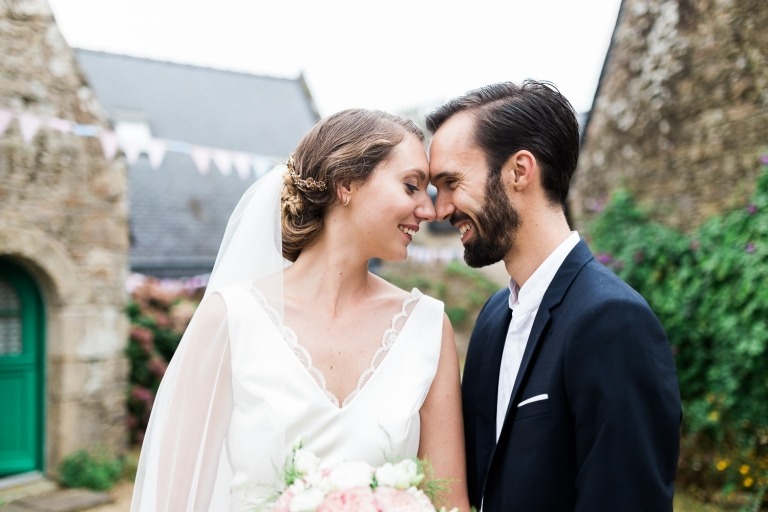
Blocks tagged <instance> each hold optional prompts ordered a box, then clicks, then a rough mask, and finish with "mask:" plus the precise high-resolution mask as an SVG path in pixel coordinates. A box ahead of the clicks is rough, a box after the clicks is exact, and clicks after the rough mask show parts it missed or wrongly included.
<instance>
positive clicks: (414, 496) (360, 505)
mask: <svg viewBox="0 0 768 512" xmlns="http://www.w3.org/2000/svg"><path fill="white" fill-rule="evenodd" d="M303 445H304V443H303V441H299V442H298V443H297V444H295V445H294V447H293V449H292V451H291V456H290V457H289V460H288V461H287V462H286V465H285V470H284V475H283V476H284V481H285V486H286V487H285V489H284V490H283V491H282V492H281V493H280V495H279V496H278V497H277V500H276V501H275V503H274V506H273V508H272V512H343V511H355V512H395V511H397V512H446V510H445V508H444V507H443V508H440V509H436V508H435V506H434V505H433V503H432V499H434V498H435V497H436V496H437V495H438V494H439V493H440V492H441V491H442V490H443V488H444V484H443V482H440V481H438V480H430V479H425V474H424V463H423V462H422V461H419V460H417V459H403V460H401V461H399V462H397V463H391V462H387V463H385V464H383V465H381V466H379V467H373V466H371V465H369V464H368V463H366V462H362V461H345V462H341V463H339V464H336V465H330V466H329V465H324V464H323V463H322V461H321V460H320V459H319V458H318V457H317V456H316V455H315V454H313V453H312V452H309V451H307V450H304V448H303ZM430 497H431V498H432V499H430ZM455 511H456V509H453V510H451V511H450V512H455Z"/></svg>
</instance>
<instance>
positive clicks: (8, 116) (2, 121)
mask: <svg viewBox="0 0 768 512" xmlns="http://www.w3.org/2000/svg"><path fill="white" fill-rule="evenodd" d="M12 120H13V112H11V111H10V110H8V109H5V108H0V135H2V134H4V133H5V130H7V129H8V125H9V124H11V121H12Z"/></svg>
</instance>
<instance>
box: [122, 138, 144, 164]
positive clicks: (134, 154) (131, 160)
mask: <svg viewBox="0 0 768 512" xmlns="http://www.w3.org/2000/svg"><path fill="white" fill-rule="evenodd" d="M118 146H120V149H121V150H122V151H123V153H125V160H126V161H127V162H128V165H133V164H135V163H136V162H137V161H138V160H139V155H141V143H140V142H139V141H137V140H131V139H126V140H122V138H120V137H118Z"/></svg>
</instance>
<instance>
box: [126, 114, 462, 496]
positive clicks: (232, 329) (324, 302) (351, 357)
mask: <svg viewBox="0 0 768 512" xmlns="http://www.w3.org/2000/svg"><path fill="white" fill-rule="evenodd" d="M428 166H429V164H428V162H427V157H426V151H425V148H424V135H423V133H422V132H421V130H420V129H419V128H418V127H417V126H416V125H415V124H414V123H412V122H411V121H408V120H405V119H402V118H400V117H397V116H394V115H391V114H387V113H384V112H379V111H368V110H362V109H352V110H345V111H342V112H339V113H337V114H334V115H332V116H329V117H327V118H324V119H322V120H321V121H320V122H318V123H317V125H315V126H314V127H313V128H312V129H311V130H310V131H309V132H308V133H307V134H306V135H305V136H304V138H303V139H302V140H301V142H300V143H299V144H298V146H297V147H296V150H295V152H294V153H293V154H292V155H291V157H290V158H289V160H288V162H287V164H286V165H283V166H278V167H276V168H275V169H273V170H272V171H270V172H269V173H268V174H267V175H265V176H264V177H263V178H261V179H260V180H258V181H257V182H256V183H255V184H254V185H252V186H251V188H250V189H249V190H248V191H247V192H246V193H245V195H244V196H243V198H242V199H241V201H240V203H239V204H238V206H237V207H236V209H235V211H234V212H233V214H232V217H231V218H230V222H229V225H228V226H227V231H226V233H225V235H224V240H223V242H222V245H221V248H220V249H219V255H218V257H217V260H216V264H215V266H214V270H213V273H212V275H211V279H210V282H209V285H208V287H207V289H206V293H205V296H204V298H203V300H202V302H201V304H200V306H199V308H198V310H197V311H196V313H195V315H194V317H193V319H192V321H191V322H190V325H189V327H188V329H187V331H186V332H185V334H184V337H183V338H182V341H181V343H180V344H179V348H178V349H177V351H176V353H175V355H174V357H173V359H172V361H171V364H170V366H169V368H168V371H167V373H166V375H165V377H164V379H163V382H162V384H161V386H160V389H159V390H158V394H157V398H156V401H155V404H154V407H153V410H152V416H151V419H150V423H149V427H148V429H147V433H146V437H145V440H144V444H143V446H142V451H141V458H140V461H139V468H138V472H137V476H136V484H135V488H134V494H133V500H132V505H131V510H132V511H166V510H172V511H181V510H212V511H224V510H258V509H259V507H260V506H263V505H264V503H265V500H266V499H267V498H268V497H269V496H270V495H272V494H273V493H274V491H275V490H279V484H280V482H281V468H282V467H283V464H284V462H285V460H286V457H287V456H288V455H289V454H290V452H291V447H292V446H293V445H294V443H295V442H296V441H297V440H298V439H299V438H304V439H305V448H306V449H307V450H309V451H311V452H314V453H315V454H317V455H318V456H319V457H321V458H323V459H326V460H329V461H334V460H336V461H341V460H365V461H367V462H368V463H370V464H372V465H380V464H382V463H384V462H385V461H387V460H391V459H398V458H403V457H412V456H418V457H421V458H424V459H426V460H427V461H428V462H429V463H430V464H431V466H432V468H433V469H434V474H435V477H437V478H444V479H448V480H449V481H450V487H449V490H448V493H447V494H446V495H445V496H444V497H445V503H443V504H441V505H447V506H458V507H459V508H460V509H461V510H468V509H469V505H468V502H467V496H466V488H465V469H464V445H463V433H462V428H463V427H462V423H461V402H460V384H459V366H458V358H457V354H456V348H455V343H454V337H453V330H452V328H451V325H450V322H449V321H448V319H447V317H446V315H445V313H444V312H443V304H442V302H440V301H438V300H436V299H434V298H431V297H429V296H426V295H423V294H422V293H420V292H419V291H418V290H417V289H413V290H410V291H404V290H401V289H399V288H397V287H395V286H394V285H392V284H390V283H389V282H387V281H385V280H383V279H381V278H380V277H378V276H376V275H374V274H371V273H370V272H368V261H369V260H370V259H371V258H381V259H384V260H390V261H393V260H404V259H405V258H406V255H407V248H408V244H409V243H410V242H411V241H412V238H413V236H414V234H415V233H416V232H417V231H418V230H419V225H420V223H421V222H422V221H430V220H433V219H434V216H435V210H434V207H433V205H432V202H431V200H430V198H429V196H428V194H427V192H426V188H427V184H428V182H427V179H428V178H427V176H428Z"/></svg>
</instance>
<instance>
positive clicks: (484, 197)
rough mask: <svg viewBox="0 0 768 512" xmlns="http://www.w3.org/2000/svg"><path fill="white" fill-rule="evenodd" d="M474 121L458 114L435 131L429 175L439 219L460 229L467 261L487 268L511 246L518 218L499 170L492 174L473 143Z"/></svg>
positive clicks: (479, 150) (509, 249) (472, 264)
mask: <svg viewBox="0 0 768 512" xmlns="http://www.w3.org/2000/svg"><path fill="white" fill-rule="evenodd" d="M473 123H474V119H473V118H472V117H471V116H470V115H469V114H466V113H460V114H456V115H455V116H453V117H451V118H450V119H448V120H447V121H446V122H445V123H444V124H443V125H442V126H441V127H440V128H439V129H438V130H437V132H435V134H434V136H433V137H432V142H431V144H430V149H429V155H430V162H429V174H430V180H431V181H432V184H433V185H434V186H435V187H436V188H437V200H436V203H435V209H436V213H437V219H438V220H444V219H448V220H450V222H451V224H453V225H454V226H456V227H457V228H458V229H459V232H460V233H461V242H462V244H463V245H464V260H465V261H466V262H467V265H469V266H471V267H484V266H486V265H491V264H493V263H496V262H497V261H500V260H502V259H504V257H505V256H506V255H507V254H508V253H509V252H510V251H511V250H512V248H513V246H514V243H515V238H516V234H517V231H518V227H519V225H520V216H519V215H518V212H517V210H516V209H515V208H514V207H513V206H512V204H510V201H509V198H508V197H507V194H506V192H505V190H504V186H503V184H502V183H501V178H500V174H499V172H492V173H489V170H488V165H487V163H486V158H485V154H484V153H483V151H482V150H481V149H480V148H479V147H478V146H477V145H475V144H474V142H473V140H472V137H471V133H472V130H473Z"/></svg>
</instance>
